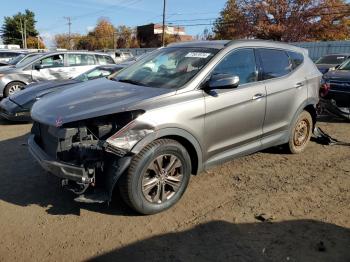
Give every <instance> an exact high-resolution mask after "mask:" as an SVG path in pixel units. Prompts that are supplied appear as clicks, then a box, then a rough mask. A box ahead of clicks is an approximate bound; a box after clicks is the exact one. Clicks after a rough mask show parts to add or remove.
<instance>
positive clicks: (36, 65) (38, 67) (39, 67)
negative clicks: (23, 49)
mask: <svg viewBox="0 0 350 262" xmlns="http://www.w3.org/2000/svg"><path fill="white" fill-rule="evenodd" d="M34 69H35V70H40V69H43V65H42V64H35V65H34Z"/></svg>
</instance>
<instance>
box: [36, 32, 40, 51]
mask: <svg viewBox="0 0 350 262" xmlns="http://www.w3.org/2000/svg"><path fill="white" fill-rule="evenodd" d="M36 37H37V38H38V50H39V49H40V36H39V35H37V36H36Z"/></svg>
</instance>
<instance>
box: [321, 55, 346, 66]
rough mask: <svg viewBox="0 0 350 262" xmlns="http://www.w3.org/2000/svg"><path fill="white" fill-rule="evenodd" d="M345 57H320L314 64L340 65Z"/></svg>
mask: <svg viewBox="0 0 350 262" xmlns="http://www.w3.org/2000/svg"><path fill="white" fill-rule="evenodd" d="M346 58H347V57H346V56H345V55H327V56H322V57H321V58H320V59H318V60H317V61H316V64H331V65H340V64H341V63H343V62H344V61H345V59H346Z"/></svg>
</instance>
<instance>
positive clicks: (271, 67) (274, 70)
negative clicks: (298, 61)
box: [259, 49, 292, 80]
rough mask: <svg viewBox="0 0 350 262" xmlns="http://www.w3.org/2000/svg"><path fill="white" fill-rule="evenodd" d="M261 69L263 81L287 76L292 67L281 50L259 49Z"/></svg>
mask: <svg viewBox="0 0 350 262" xmlns="http://www.w3.org/2000/svg"><path fill="white" fill-rule="evenodd" d="M259 53H260V58H261V62H262V67H263V79H265V80H266V79H271V78H276V77H281V76H284V75H287V74H288V73H289V72H290V71H291V69H292V65H291V63H290V62H289V57H288V56H287V53H286V52H285V51H283V50H275V49H259Z"/></svg>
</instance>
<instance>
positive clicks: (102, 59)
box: [96, 55, 115, 65]
mask: <svg viewBox="0 0 350 262" xmlns="http://www.w3.org/2000/svg"><path fill="white" fill-rule="evenodd" d="M96 57H97V61H98V64H100V65H107V64H115V62H114V60H113V58H112V57H110V56H106V55H96Z"/></svg>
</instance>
